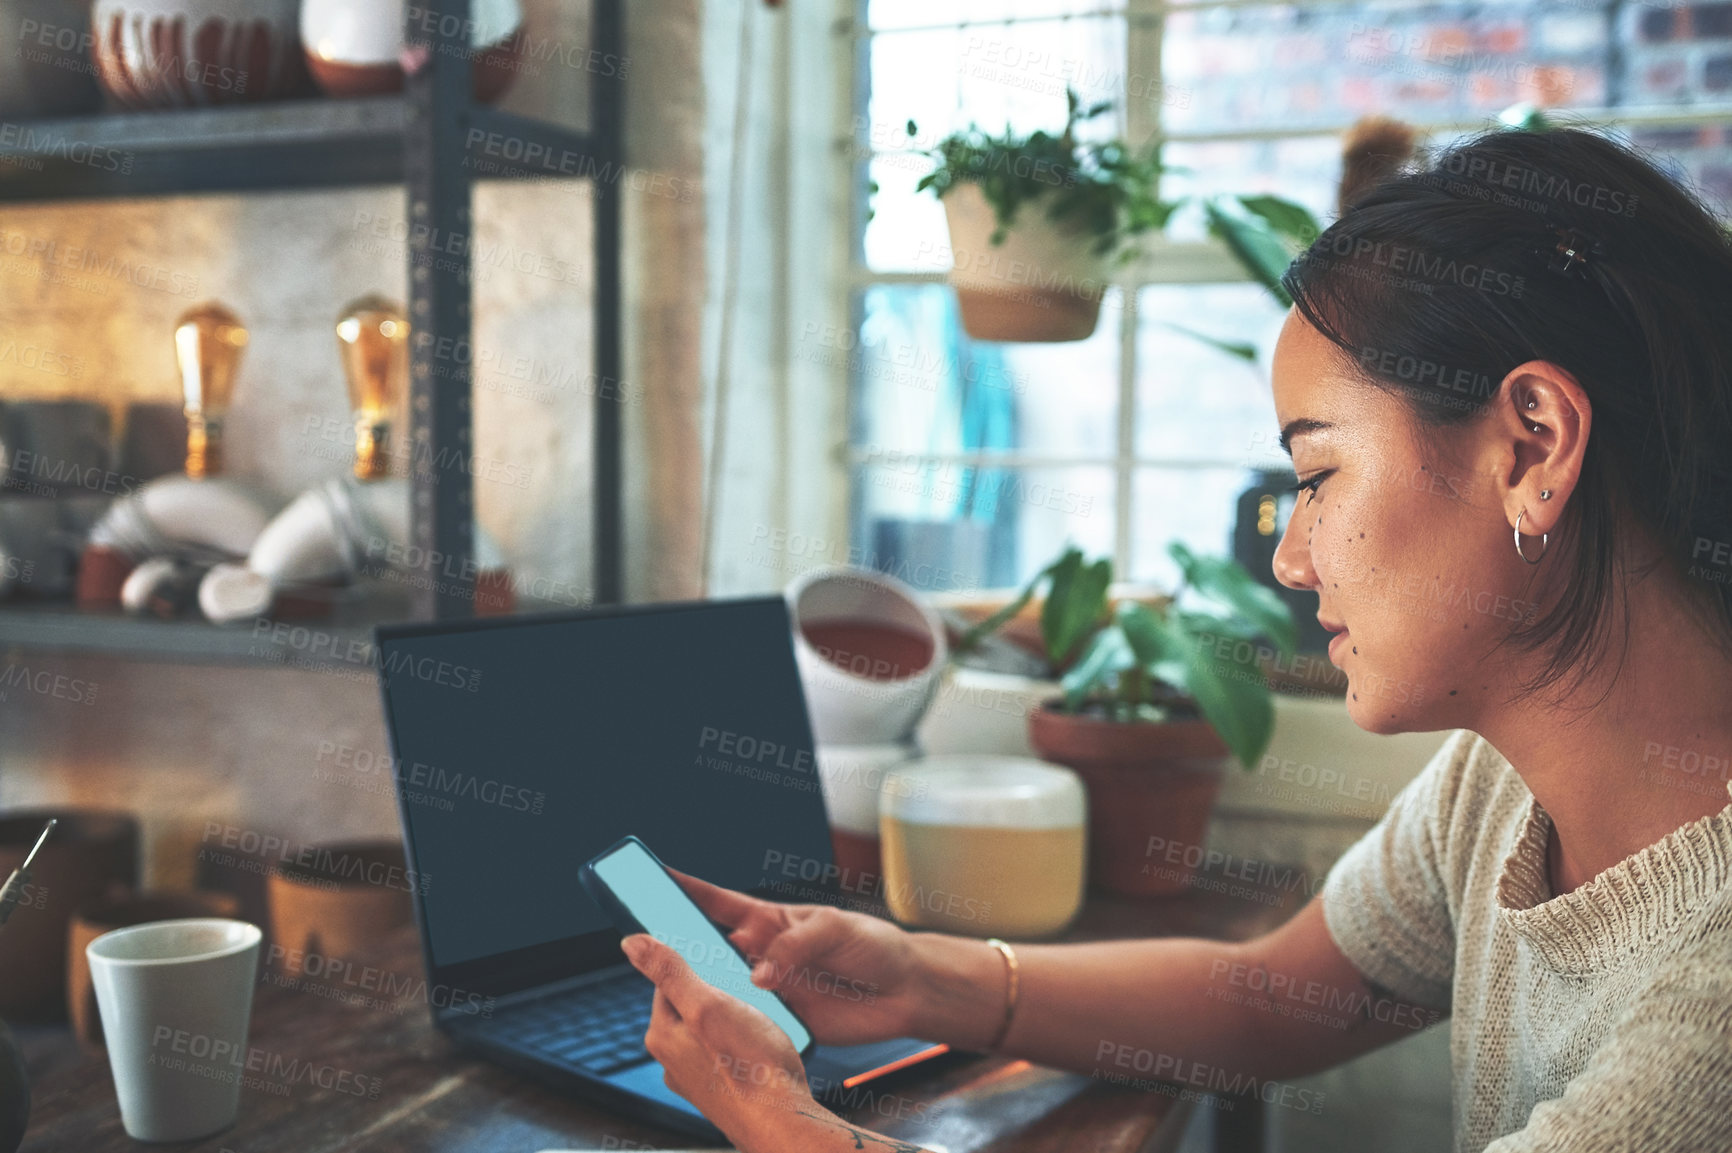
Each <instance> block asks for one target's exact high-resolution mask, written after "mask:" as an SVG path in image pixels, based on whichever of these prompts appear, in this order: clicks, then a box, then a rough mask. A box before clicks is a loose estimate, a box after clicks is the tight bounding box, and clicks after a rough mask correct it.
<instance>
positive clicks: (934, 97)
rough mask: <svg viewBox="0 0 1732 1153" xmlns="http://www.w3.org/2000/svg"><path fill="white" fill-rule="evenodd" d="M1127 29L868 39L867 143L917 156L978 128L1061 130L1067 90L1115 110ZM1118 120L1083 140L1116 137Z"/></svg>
mask: <svg viewBox="0 0 1732 1153" xmlns="http://www.w3.org/2000/svg"><path fill="white" fill-rule="evenodd" d="M1124 60H1125V22H1124V20H1123V19H1122V18H1120V17H1112V16H1091V17H1084V18H1078V19H1076V20H1037V21H1033V22H1030V23H1009V24H980V25H972V26H970V27H967V28H942V29H934V30H927V31H917V32H886V33H882V34H880V35H877V36H874V37H873V38H872V50H871V80H872V97H871V103H870V108H871V122H872V139H873V141H874V142H875V143H876V144H877V145H878V146H879V147H883V146H885V145H886V144H887V143H889V142H891V141H893V140H894V141H900V140H903V139H906V127H907V123H908V121H909V120H913V121H914V122H915V124H916V126H917V128H918V129H919V133H918V136H917V137H916V146H917V147H920V148H929V147H931V146H932V145H934V144H936V143H937V142H938V141H940V140H942V139H943V138H944V137H945V136H946V135H947V134H949V133H951V132H955V131H958V130H960V129H963V128H967V127H968V126H969V124H971V123H972V124H978V125H979V126H980V127H981V128H984V129H986V130H987V131H989V132H1000V131H1003V130H1004V128H1005V126H1006V125H1008V126H1010V127H1011V128H1013V129H1015V130H1016V131H1018V132H1032V131H1034V130H1035V129H1037V128H1047V129H1051V130H1052V131H1054V132H1057V131H1058V130H1059V129H1061V128H1063V127H1064V118H1065V95H1064V93H1065V86H1066V85H1067V84H1069V85H1070V86H1071V87H1074V88H1076V89H1078V90H1079V91H1081V92H1083V93H1084V94H1085V95H1089V96H1091V97H1093V98H1094V99H1096V100H1100V99H1110V100H1113V101H1114V103H1115V104H1119V103H1122V100H1121V99H1120V97H1121V92H1120V90H1121V89H1122V88H1123V86H1124V80H1123V73H1124ZM1123 115H1124V110H1123V108H1119V107H1116V108H1115V109H1114V110H1113V112H1111V113H1108V114H1106V115H1103V116H1101V117H1099V118H1097V119H1095V120H1092V121H1090V122H1089V124H1088V125H1086V126H1085V127H1084V129H1083V130H1082V134H1083V135H1084V136H1085V138H1087V137H1099V138H1105V137H1110V136H1113V135H1118V134H1122V133H1123V131H1124V120H1123Z"/></svg>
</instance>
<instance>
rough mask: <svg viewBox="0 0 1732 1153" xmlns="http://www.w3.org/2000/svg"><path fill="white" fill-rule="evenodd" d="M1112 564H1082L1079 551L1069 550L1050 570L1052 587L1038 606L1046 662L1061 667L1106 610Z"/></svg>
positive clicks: (1081, 556)
mask: <svg viewBox="0 0 1732 1153" xmlns="http://www.w3.org/2000/svg"><path fill="white" fill-rule="evenodd" d="M1112 579H1113V562H1112V561H1110V560H1107V559H1106V558H1104V557H1103V558H1102V559H1100V560H1098V561H1096V562H1095V563H1094V564H1092V565H1091V564H1086V563H1084V560H1083V554H1082V550H1081V549H1074V548H1073V549H1070V550H1069V551H1067V552H1066V553H1065V554H1064V556H1062V557H1060V558H1059V560H1058V562H1057V563H1056V564H1055V565H1053V568H1052V584H1051V586H1050V587H1049V588H1048V589H1047V594H1046V603H1045V604H1044V605H1042V606H1041V612H1040V635H1041V639H1042V640H1043V641H1045V642H1046V655H1047V659H1048V660H1050V661H1052V663H1053V664H1055V665H1056V664H1062V663H1063V662H1064V660H1065V658H1066V657H1068V656H1070V654H1071V652H1072V651H1073V650H1074V649H1075V648H1076V646H1077V644H1078V643H1079V642H1080V641H1081V640H1082V639H1083V637H1085V636H1086V635H1088V632H1089V630H1090V629H1092V628H1094V627H1095V625H1096V624H1098V623H1099V622H1100V619H1101V618H1102V617H1103V616H1105V615H1106V610H1107V586H1108V585H1110V584H1111V583H1112Z"/></svg>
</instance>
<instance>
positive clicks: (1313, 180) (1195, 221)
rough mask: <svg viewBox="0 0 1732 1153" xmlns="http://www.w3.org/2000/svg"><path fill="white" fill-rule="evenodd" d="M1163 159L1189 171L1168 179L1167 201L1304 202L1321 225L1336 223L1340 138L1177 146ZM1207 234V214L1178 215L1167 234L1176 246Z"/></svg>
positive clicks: (1165, 185)
mask: <svg viewBox="0 0 1732 1153" xmlns="http://www.w3.org/2000/svg"><path fill="white" fill-rule="evenodd" d="M1161 158H1162V159H1163V160H1164V161H1166V163H1167V164H1168V166H1170V167H1172V168H1178V169H1184V171H1181V172H1172V173H1169V174H1168V175H1167V176H1166V177H1165V178H1164V179H1163V181H1162V184H1161V192H1162V194H1163V195H1164V196H1167V197H1181V196H1191V195H1213V194H1216V193H1238V194H1246V193H1269V194H1272V195H1275V196H1284V197H1286V198H1287V199H1288V200H1296V201H1298V202H1299V203H1300V204H1303V205H1304V206H1305V207H1306V208H1309V209H1310V210H1311V212H1312V215H1314V216H1316V217H1317V219H1318V222H1319V223H1322V224H1327V223H1328V222H1329V221H1330V220H1332V219H1334V216H1335V188H1336V185H1337V184H1339V183H1340V180H1341V138H1340V137H1339V136H1338V135H1336V134H1334V133H1331V134H1329V135H1327V136H1301V137H1297V138H1294V139H1289V140H1208V141H1196V142H1191V141H1183V140H1174V141H1169V142H1168V143H1167V145H1166V146H1165V147H1164V148H1163V149H1162V151H1161ZM1203 232H1204V230H1203V214H1202V213H1201V212H1200V211H1195V210H1184V211H1181V212H1179V213H1178V214H1176V215H1175V216H1174V218H1173V220H1172V223H1171V224H1170V226H1169V227H1168V229H1167V233H1168V235H1170V236H1171V237H1172V238H1173V239H1175V240H1199V239H1201V238H1202V236H1203Z"/></svg>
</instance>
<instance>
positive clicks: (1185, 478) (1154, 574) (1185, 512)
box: [1129, 468, 1256, 588]
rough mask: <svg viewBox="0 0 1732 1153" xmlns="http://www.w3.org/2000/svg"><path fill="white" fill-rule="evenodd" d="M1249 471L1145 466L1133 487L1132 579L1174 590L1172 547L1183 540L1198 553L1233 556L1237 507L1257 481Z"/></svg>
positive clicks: (1175, 573)
mask: <svg viewBox="0 0 1732 1153" xmlns="http://www.w3.org/2000/svg"><path fill="white" fill-rule="evenodd" d="M1255 479H1256V478H1255V476H1254V474H1252V473H1251V472H1249V471H1247V470H1245V469H1238V468H1207V469H1174V468H1140V469H1138V470H1137V473H1136V481H1135V483H1134V485H1133V486H1132V492H1133V494H1134V495H1133V497H1132V499H1133V501H1134V503H1133V504H1132V505H1131V510H1132V517H1133V518H1134V519H1133V522H1132V525H1131V541H1132V545H1131V564H1130V576H1129V579H1131V580H1134V581H1147V582H1149V583H1151V584H1156V585H1160V586H1161V587H1163V588H1173V587H1174V586H1175V585H1176V584H1177V583H1178V580H1179V569H1178V566H1177V565H1175V564H1174V563H1173V560H1172V558H1171V557H1169V556H1168V555H1167V544H1168V543H1169V542H1171V541H1175V540H1182V541H1184V542H1185V544H1187V545H1189V546H1190V548H1191V550H1192V551H1193V552H1198V553H1206V554H1208V555H1210V556H1230V555H1231V554H1232V548H1233V523H1234V520H1235V519H1236V513H1235V508H1234V506H1235V505H1236V504H1237V503H1238V500H1239V495H1240V494H1241V493H1243V492H1244V491H1245V490H1246V489H1247V488H1249V487H1251V485H1252V484H1253V483H1254V481H1255Z"/></svg>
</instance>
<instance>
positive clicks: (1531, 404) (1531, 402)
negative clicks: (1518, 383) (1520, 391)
mask: <svg viewBox="0 0 1732 1153" xmlns="http://www.w3.org/2000/svg"><path fill="white" fill-rule="evenodd" d="M1539 406H1540V402H1539V401H1537V400H1535V399H1533V398H1532V397H1531V396H1530V397H1529V398H1528V407H1529V408H1538V407H1539Z"/></svg>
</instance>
